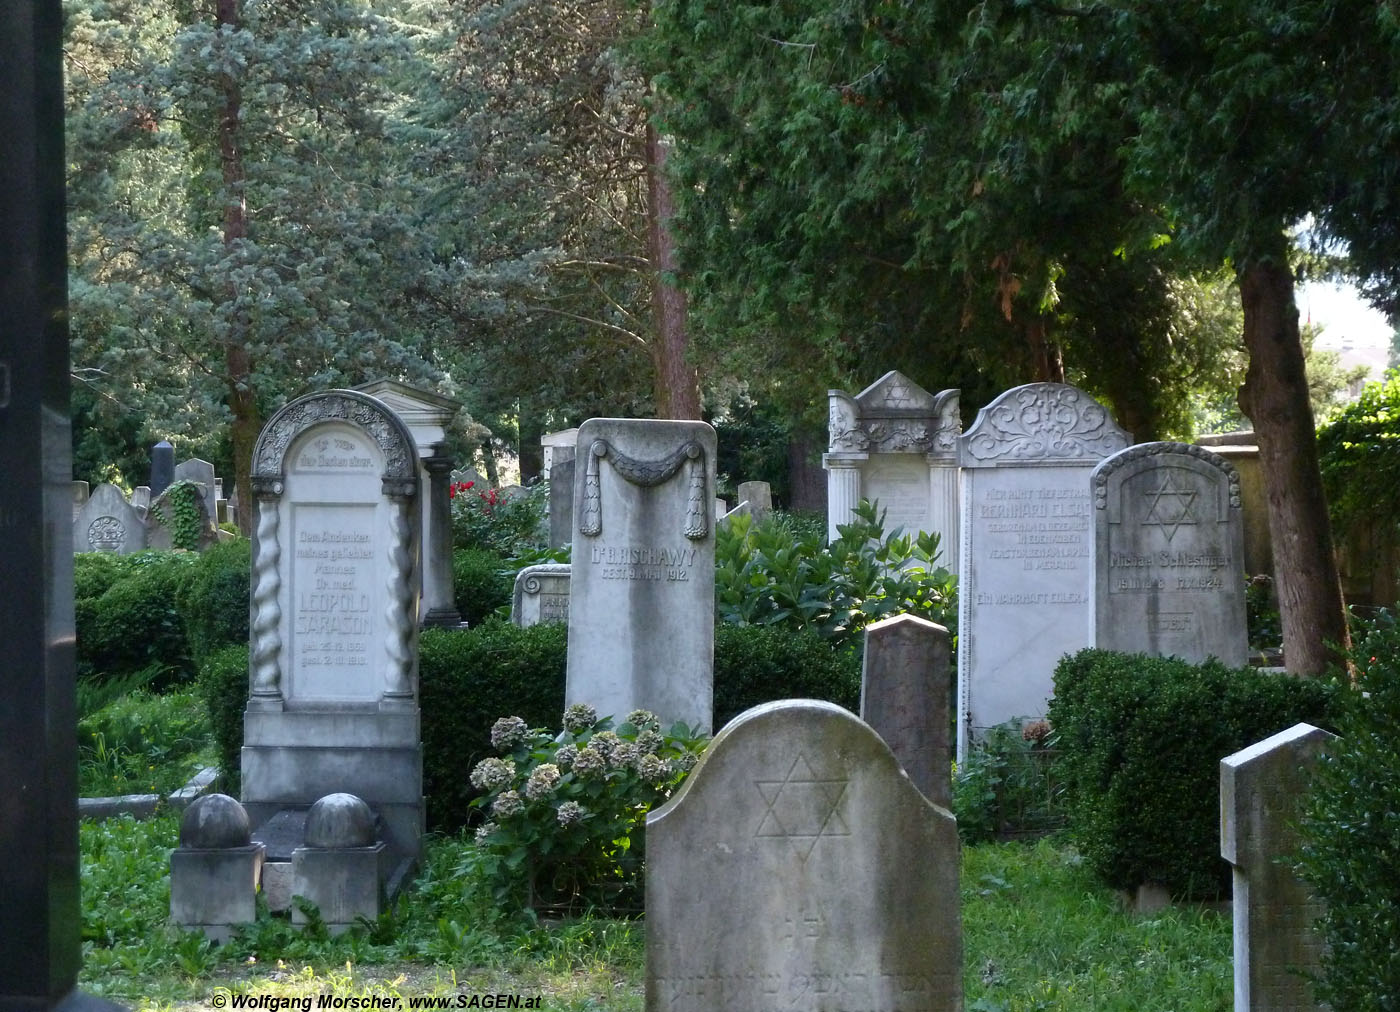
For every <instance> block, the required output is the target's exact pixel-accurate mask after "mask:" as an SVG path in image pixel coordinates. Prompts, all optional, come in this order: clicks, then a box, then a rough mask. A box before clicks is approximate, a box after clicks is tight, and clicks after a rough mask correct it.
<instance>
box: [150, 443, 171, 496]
mask: <svg viewBox="0 0 1400 1012" xmlns="http://www.w3.org/2000/svg"><path fill="white" fill-rule="evenodd" d="M174 481H175V447H173V446H171V445H170V443H169V442H168V441H167V440H164V439H162V440H161V441H160V442H159V443H157V444H156V445H155V446H153V447H151V486H150V487H151V495H152V496H158V495H160V494H161V493H162V492H164V491H165V490H166V489H168V488H169V487H170V485H171V483H172V482H174Z"/></svg>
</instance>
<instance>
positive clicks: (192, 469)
mask: <svg viewBox="0 0 1400 1012" xmlns="http://www.w3.org/2000/svg"><path fill="white" fill-rule="evenodd" d="M175 481H192V482H194V483H195V484H196V485H198V486H199V494H200V495H201V496H202V497H203V498H204V513H205V515H206V516H208V517H209V519H210V521H211V522H212V521H213V519H214V517H215V516H216V508H215V506H214V503H215V502H216V501H217V499H218V494H217V492H216V491H215V489H214V465H213V464H211V463H209V461H207V460H200V459H199V458H198V457H191V458H190V459H189V460H182V461H180V463H178V464H176V465H175Z"/></svg>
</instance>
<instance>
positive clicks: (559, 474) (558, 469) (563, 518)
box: [549, 447, 574, 548]
mask: <svg viewBox="0 0 1400 1012" xmlns="http://www.w3.org/2000/svg"><path fill="white" fill-rule="evenodd" d="M549 473H550V479H549V547H550V548H559V547H560V546H562V545H567V544H568V543H569V542H570V541H571V540H572V539H573V536H574V458H573V447H570V448H569V456H564V455H563V451H562V449H561V450H557V451H556V455H555V458H554V464H553V465H552V466H551V468H550V472H549Z"/></svg>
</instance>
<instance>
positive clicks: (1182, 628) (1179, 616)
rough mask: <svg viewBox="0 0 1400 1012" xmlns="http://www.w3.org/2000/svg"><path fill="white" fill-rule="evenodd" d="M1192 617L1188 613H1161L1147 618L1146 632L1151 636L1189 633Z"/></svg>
mask: <svg viewBox="0 0 1400 1012" xmlns="http://www.w3.org/2000/svg"><path fill="white" fill-rule="evenodd" d="M1193 618H1194V616H1193V615H1192V614H1191V613H1190V612H1189V611H1175V612H1161V613H1159V614H1156V615H1148V616H1147V631H1148V632H1149V633H1152V634H1153V635H1161V634H1162V633H1184V632H1190V631H1191V626H1192V619H1193Z"/></svg>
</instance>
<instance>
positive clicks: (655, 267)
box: [646, 123, 700, 418]
mask: <svg viewBox="0 0 1400 1012" xmlns="http://www.w3.org/2000/svg"><path fill="white" fill-rule="evenodd" d="M646 148H647V150H646V155H647V256H648V258H649V259H650V260H651V306H652V313H653V315H654V317H655V319H656V334H655V337H654V339H653V340H652V342H651V346H650V347H651V363H652V371H653V376H654V380H653V389H654V391H655V397H656V417H657V418H699V417H700V378H699V376H698V375H696V372H695V369H694V367H692V366H691V365H690V363H689V362H687V361H686V351H687V349H688V348H689V345H690V334H689V332H688V331H687V330H686V305H685V293H684V292H682V291H681V290H680V289H679V288H677V287H676V284H675V277H676V243H675V238H674V236H672V234H671V218H672V216H673V215H674V214H675V201H674V200H673V199H672V196H671V185H670V183H669V182H667V180H666V177H665V174H664V170H665V167H666V145H665V143H664V142H663V141H662V140H661V137H660V136H659V135H658V134H657V132H656V128H655V127H654V126H652V125H651V124H650V123H648V124H647V138H646Z"/></svg>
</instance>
